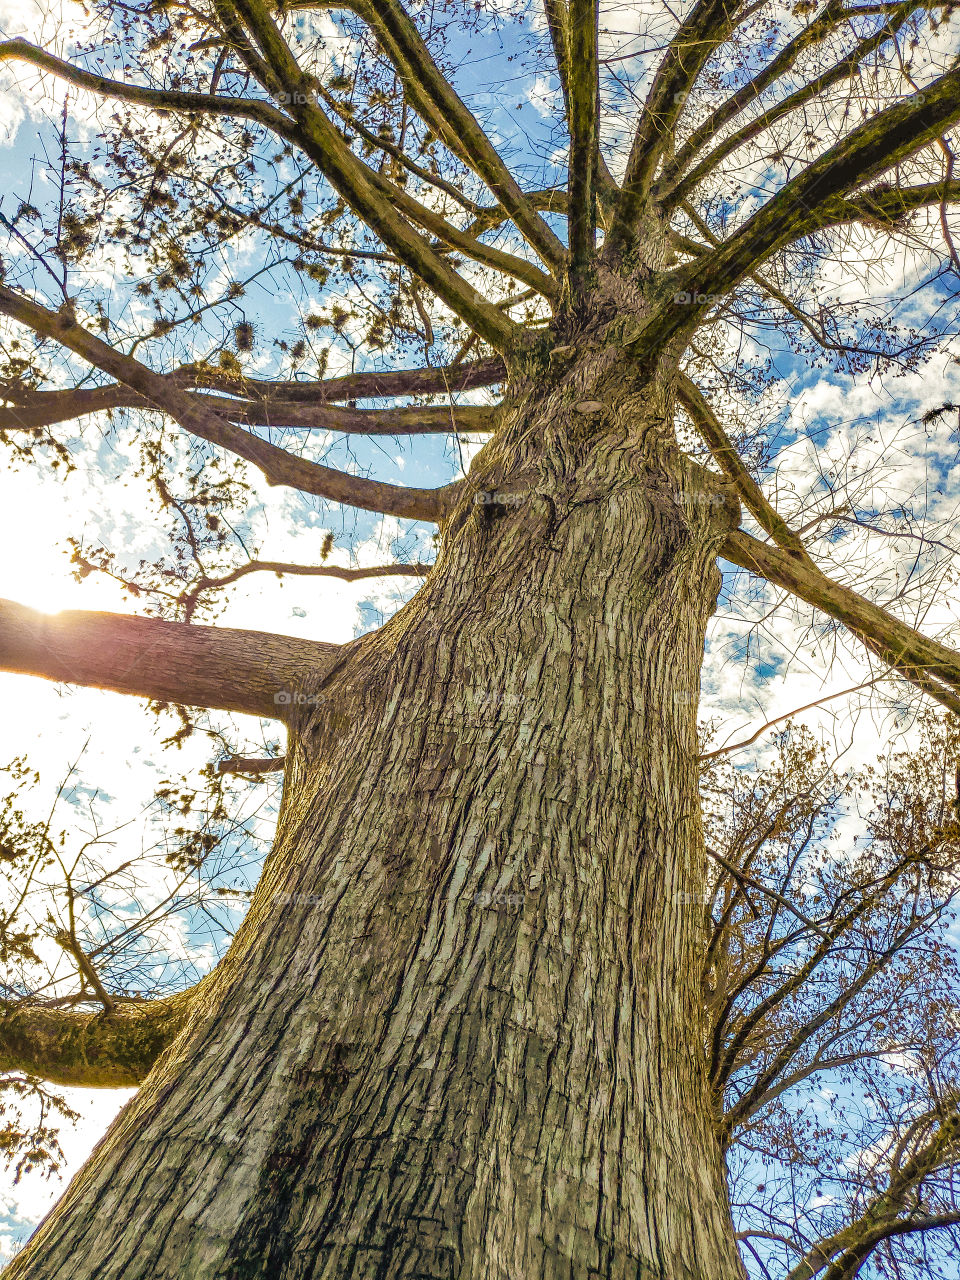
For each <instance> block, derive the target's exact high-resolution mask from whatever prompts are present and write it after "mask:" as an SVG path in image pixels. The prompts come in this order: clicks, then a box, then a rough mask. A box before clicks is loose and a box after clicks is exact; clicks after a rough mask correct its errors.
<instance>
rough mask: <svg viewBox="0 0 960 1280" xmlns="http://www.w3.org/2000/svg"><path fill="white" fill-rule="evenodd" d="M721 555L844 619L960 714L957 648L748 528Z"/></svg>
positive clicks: (726, 542) (732, 538)
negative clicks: (762, 539)
mask: <svg viewBox="0 0 960 1280" xmlns="http://www.w3.org/2000/svg"><path fill="white" fill-rule="evenodd" d="M720 554H721V555H722V556H723V557H724V558H725V559H727V560H729V561H731V562H732V563H733V564H737V565H740V566H741V568H744V569H748V570H750V572H751V573H755V574H757V575H758V576H759V577H761V578H766V579H767V580H768V581H770V582H773V583H776V585H777V586H780V587H784V588H785V589H786V590H787V591H790V592H792V593H793V594H794V595H796V596H799V597H800V599H801V600H805V601H806V602H807V604H811V605H813V606H814V607H815V608H817V609H820V610H821V611H822V612H823V613H826V614H829V615H830V617H832V618H835V619H836V620H837V621H838V622H842V623H843V624H844V626H846V627H847V628H848V629H849V630H850V631H851V632H852V633H853V634H854V635H855V636H856V637H857V639H858V640H860V641H861V642H862V643H863V644H864V645H865V646H866V647H867V648H868V649H869V650H870V651H871V653H874V654H876V655H877V656H878V657H879V658H881V659H882V661H883V662H885V663H887V664H889V665H890V666H891V667H894V668H895V669H896V670H897V671H898V672H899V673H900V675H902V676H904V677H905V678H906V679H907V680H910V681H911V682H912V683H913V684H915V685H917V686H918V688H921V689H923V691H924V692H925V693H928V694H930V696H931V697H933V698H936V700H937V701H938V702H940V703H942V705H943V706H945V707H948V708H949V709H950V710H951V711H955V712H957V713H958V714H960V655H958V654H956V653H954V652H953V650H951V649H948V648H946V646H945V645H942V644H939V643H938V642H937V641H936V640H929V639H927V637H926V636H923V635H921V634H920V632H919V631H914V630H913V628H912V627H909V626H907V624H906V623H905V622H901V621H900V619H899V618H895V617H894V616H893V615H892V614H890V613H888V612H887V611H886V610H885V609H883V608H881V607H880V606H879V605H876V604H873V603H871V602H870V601H869V600H866V599H864V597H863V596H861V595H858V594H857V592H855V591H851V590H850V588H849V587H843V586H841V585H840V584H839V583H837V582H834V581H833V580H832V579H831V578H828V577H827V576H826V574H824V573H821V572H820V570H819V569H818V568H817V567H816V566H815V565H814V564H813V563H812V562H809V561H807V562H804V561H802V560H800V559H799V558H797V557H796V556H793V555H790V554H789V553H787V552H785V551H783V550H782V549H781V548H779V547H771V546H769V545H767V544H765V543H763V542H759V541H758V540H757V539H756V538H752V537H751V536H750V534H748V533H746V532H744V530H743V529H737V530H735V531H734V532H732V533H730V534H728V535H727V537H726V538H725V539H724V542H723V545H722V547H721V553H720Z"/></svg>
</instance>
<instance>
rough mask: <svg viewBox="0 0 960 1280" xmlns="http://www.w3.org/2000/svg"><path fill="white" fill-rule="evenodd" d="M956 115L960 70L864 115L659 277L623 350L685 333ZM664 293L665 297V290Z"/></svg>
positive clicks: (641, 352)
mask: <svg viewBox="0 0 960 1280" xmlns="http://www.w3.org/2000/svg"><path fill="white" fill-rule="evenodd" d="M958 119H960V68H956V69H954V70H953V71H950V72H947V73H945V74H944V75H942V76H939V77H938V78H937V79H936V80H934V81H933V82H932V83H931V84H929V85H927V86H925V87H924V89H923V90H922V91H921V92H918V93H914V94H911V95H910V97H908V98H906V99H905V100H903V101H902V102H898V103H896V104H895V105H894V106H892V107H888V108H887V109H886V110H885V111H881V112H879V113H878V114H877V115H875V116H873V117H872V118H871V119H870V120H867V121H865V122H864V123H863V124H861V125H859V126H858V127H857V128H855V129H852V130H851V131H850V133H849V134H847V136H846V137H845V138H843V139H841V141H840V142H838V143H837V144H836V145H835V146H833V147H830V148H829V149H828V150H827V151H826V152H824V154H823V155H822V156H821V157H820V158H819V159H818V160H816V161H814V162H813V163H812V164H811V165H809V166H808V167H807V168H806V169H805V170H804V171H803V172H802V173H801V174H799V175H798V176H797V177H796V178H794V179H792V180H791V181H790V182H788V183H787V184H786V185H785V186H784V187H782V188H781V189H780V191H779V192H778V193H777V194H776V195H775V196H774V197H773V198H772V199H770V200H768V201H767V203H766V204H765V205H763V206H762V207H761V208H760V209H759V210H758V211H757V212H756V213H755V214H754V215H753V217H752V218H750V219H748V221H747V222H746V223H744V225H743V226H742V227H741V228H740V229H739V230H738V231H736V232H735V233H734V234H733V235H732V236H731V237H730V238H729V239H728V240H725V241H724V242H723V243H722V244H721V245H720V246H719V247H718V248H717V249H715V250H714V252H713V253H710V254H705V255H704V256H703V257H701V258H700V259H698V260H697V261H696V262H692V263H686V264H684V265H683V266H682V267H680V268H678V269H677V270H676V271H674V272H672V273H671V274H670V276H669V277H668V278H667V280H665V282H664V286H663V289H664V295H665V298H664V302H663V304H662V305H661V306H660V307H658V308H654V311H653V314H652V316H651V317H650V319H649V320H647V321H646V322H645V323H644V324H643V325H642V326H641V327H639V328H638V329H637V331H636V332H635V333H634V334H632V335H625V345H626V347H627V349H628V350H629V351H630V352H631V353H632V354H634V355H636V356H638V357H639V358H647V359H649V358H650V357H651V356H653V355H655V354H656V353H657V352H659V351H662V350H663V349H664V348H665V347H666V346H667V344H668V343H670V342H671V340H672V339H674V338H675V337H677V336H679V335H685V334H692V333H693V332H694V330H695V329H696V327H697V325H698V324H699V322H700V319H701V318H702V316H703V315H704V314H705V312H707V311H708V310H709V309H710V308H711V307H712V306H713V304H714V301H715V299H716V298H717V297H719V296H722V295H725V294H727V293H729V292H730V290H731V289H732V288H733V287H734V286H735V285H736V284H738V283H739V281H741V280H742V279H743V278H744V277H745V276H748V275H749V274H750V273H751V272H752V271H754V270H755V269H756V268H757V267H758V266H759V265H760V264H761V263H762V262H763V261H764V259H766V258H768V257H769V256H770V254H772V253H774V252H775V251H776V250H777V249H780V248H783V247H784V246H785V245H787V244H790V243H791V242H793V241H795V240H799V239H802V238H803V237H804V236H806V235H809V234H810V233H811V232H812V231H814V230H816V229H817V228H818V227H819V226H820V225H821V224H822V222H823V219H824V217H825V216H828V215H829V211H830V209H831V207H833V206H834V202H836V201H837V199H838V197H841V196H843V195H845V193H846V192H848V191H850V190H851V189H852V188H854V187H857V186H859V185H861V184H862V183H864V182H866V181H868V180H869V179H871V178H873V177H876V176H877V175H879V174H881V173H883V172H885V171H886V170H887V169H890V168H891V167H892V166H894V165H896V164H898V163H900V162H901V161H903V160H905V159H907V158H908V157H909V156H912V155H914V154H915V153H916V152H917V151H920V150H922V148H923V147H925V146H928V145H929V144H930V143H931V142H935V141H936V140H937V139H938V138H939V137H940V136H941V134H942V132H943V130H944V129H945V128H946V127H947V126H949V125H950V124H952V123H953V122H954V121H956V120H958ZM671 294H672V297H671V296H670V295H671Z"/></svg>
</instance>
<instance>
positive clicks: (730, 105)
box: [657, 0, 849, 190]
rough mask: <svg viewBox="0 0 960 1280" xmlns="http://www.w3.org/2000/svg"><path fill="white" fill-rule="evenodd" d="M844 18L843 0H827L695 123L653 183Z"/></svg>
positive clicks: (666, 180) (667, 176)
mask: <svg viewBox="0 0 960 1280" xmlns="http://www.w3.org/2000/svg"><path fill="white" fill-rule="evenodd" d="M847 18H849V10H846V9H845V8H844V0H828V3H827V4H826V6H825V7H824V8H823V10H822V11H821V13H820V14H819V15H818V16H817V17H816V18H814V19H813V21H812V22H810V23H809V24H808V25H807V26H806V27H804V29H803V30H802V31H801V32H800V34H799V35H797V36H795V37H794V39H793V40H791V41H790V43H789V44H787V45H786V46H785V47H784V48H783V49H781V51H780V52H779V53H778V54H777V56H776V57H775V58H774V59H773V60H772V61H771V62H770V63H769V64H768V65H767V66H766V67H764V68H763V70H762V71H759V72H758V73H757V74H756V75H755V76H754V78H753V79H752V80H750V81H748V82H747V83H746V84H745V85H742V86H741V87H740V88H739V89H738V90H737V91H736V92H735V93H733V94H731V95H730V97H729V98H727V100H726V102H722V103H721V104H720V106H718V107H717V108H715V110H713V111H712V112H711V113H710V115H708V116H707V118H706V119H705V120H704V121H703V122H702V123H701V124H699V125H697V127H696V128H695V129H694V130H693V131H692V133H691V134H690V136H689V137H688V138H687V140H686V142H685V143H684V144H683V146H682V147H680V149H679V150H678V151H677V154H676V156H675V157H674V158H673V159H672V160H671V161H670V162H669V163H668V164H667V166H666V167H665V170H664V173H663V174H662V175H661V178H660V180H659V181H658V183H657V187H658V190H659V189H660V188H661V187H662V186H669V184H670V183H671V182H672V181H673V179H674V177H675V176H676V175H677V174H678V173H682V172H683V171H684V169H686V167H687V165H688V164H689V163H690V161H691V160H692V159H693V157H694V156H695V155H696V154H697V152H698V151H699V150H700V148H701V147H702V146H704V145H705V144H706V143H707V142H709V141H710V140H711V139H713V138H716V137H717V136H718V135H719V133H720V130H721V129H722V128H723V127H724V125H726V124H728V123H729V121H730V120H732V119H733V118H734V117H735V116H737V115H739V114H740V112H741V111H743V110H744V108H745V107H747V106H749V105H750V103H751V102H755V101H756V100H757V99H758V98H759V97H760V95H761V94H762V93H763V92H764V91H765V90H766V89H768V88H769V87H770V85H772V84H774V83H775V82H776V81H777V80H779V79H780V77H781V76H783V75H786V73H787V72H788V71H789V70H790V68H791V67H792V66H793V65H794V63H795V62H796V61H797V59H798V58H799V57H800V55H801V54H802V53H803V52H805V50H807V49H809V48H811V46H812V45H814V44H816V43H818V42H819V41H820V40H822V39H824V38H825V37H826V36H828V35H829V34H830V33H831V32H832V31H834V30H835V29H836V27H837V26H839V24H840V23H841V22H843V21H845V20H846V19H847Z"/></svg>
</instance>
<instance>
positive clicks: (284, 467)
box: [0, 285, 453, 521]
mask: <svg viewBox="0 0 960 1280" xmlns="http://www.w3.org/2000/svg"><path fill="white" fill-rule="evenodd" d="M0 314H2V315H8V316H10V317H11V318H12V319H14V320H17V321H19V322H20V323H21V324H25V325H27V326H28V327H29V328H31V329H33V331H34V332H35V333H37V334H39V335H41V336H42V337H45V338H52V339H54V340H55V341H56V342H59V343H60V345H61V346H64V347H66V348H67V349H68V350H70V351H73V352H74V353H75V354H76V355H79V356H81V357H82V358H83V359H84V360H86V361H87V362H88V363H90V364H92V365H94V366H95V367H96V368H98V369H101V370H103V372H104V373H108V374H110V375H111V377H114V378H117V379H118V380H119V381H121V382H123V383H125V384H126V385H127V386H128V387H130V388H131V389H133V390H134V391H137V392H139V393H140V394H141V395H142V396H143V397H144V399H146V400H148V401H149V402H150V404H151V405H153V407H155V408H157V409H160V410H162V411H163V412H165V413H168V414H170V416H171V417H172V418H173V419H174V420H175V421H177V422H178V423H179V424H180V425H181V426H182V427H183V428H184V429H185V430H187V431H189V432H190V433H191V434H192V435H195V436H199V437H200V438H201V439H202V440H207V441H209V443H211V444H214V445H217V446H218V447H220V448H222V449H227V450H229V451H230V452H231V453H235V454H237V455H238V457H241V458H245V459H246V460H247V461H248V462H252V463H253V465H254V466H256V467H258V468H259V469H260V471H261V472H262V473H263V475H264V476H265V477H266V479H267V481H268V483H269V484H281V485H289V486H290V487H291V488H294V489H299V490H300V491H301V492H303V493H313V494H316V495H318V496H319V497H322V498H328V499H330V500H331V501H333V502H342V503H345V504H347V505H348V506H354V507H361V508H362V509H364V510H367V511H379V512H383V513H386V514H388V515H396V516H403V517H405V518H407V519H410V520H433V521H439V520H440V519H442V518H443V515H444V513H445V511H446V503H447V499H448V497H449V496H450V493H452V489H453V487H452V486H447V488H446V489H413V488H410V489H406V488H403V487H402V486H400V485H393V484H384V483H382V482H381V481H379V480H367V479H364V478H363V477H359V476H351V475H347V474H346V473H345V472H342V471H336V470H334V469H333V468H332V467H325V466H322V465H321V464H320V463H318V462H308V461H307V460H306V459H304V458H298V457H296V455H295V454H292V453H287V452H286V450H284V449H280V448H278V447H277V446H276V445H274V444H271V443H270V442H269V441H267V440H262V439H261V438H260V437H259V436H256V435H253V434H252V433H251V432H248V431H244V430H242V428H240V427H237V426H234V424H233V423H231V422H228V421H227V420H226V419H225V418H223V417H221V416H220V415H219V414H217V413H214V412H213V411H212V410H211V409H209V408H208V407H207V406H206V405H205V404H204V403H203V398H202V397H200V396H191V395H189V394H188V393H187V392H185V391H183V390H181V389H180V387H179V386H178V385H177V384H176V383H175V382H174V381H171V379H170V378H169V377H167V376H165V375H163V374H159V373H154V372H153V370H152V369H149V368H147V366H146V365H144V364H141V363H140V361H139V360H135V359H134V358H133V357H132V356H127V355H124V354H123V353H122V352H120V351H117V350H116V349H115V348H114V347H111V346H110V345H109V344H108V343H106V342H104V341H103V340H102V339H101V338H98V337H96V336H95V335H94V334H92V333H90V332H89V331H88V330H86V329H84V328H83V327H82V326H81V325H79V324H78V323H77V321H76V318H75V317H74V314H73V312H72V311H70V310H66V309H61V310H60V311H58V312H55V311H50V310H49V309H48V308H46V307H42V306H41V305H40V304H39V303H37V302H34V301H32V300H31V299H29V298H25V297H23V296H22V295H20V294H17V293H15V292H14V291H13V290H12V289H8V288H6V286H3V285H0Z"/></svg>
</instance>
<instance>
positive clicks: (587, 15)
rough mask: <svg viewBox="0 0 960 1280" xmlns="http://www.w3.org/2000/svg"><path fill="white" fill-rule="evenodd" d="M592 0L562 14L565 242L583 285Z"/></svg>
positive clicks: (589, 202)
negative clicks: (564, 24) (567, 149)
mask: <svg viewBox="0 0 960 1280" xmlns="http://www.w3.org/2000/svg"><path fill="white" fill-rule="evenodd" d="M597 23H598V15H597V0H570V11H569V14H568V17H567V48H568V61H567V83H568V119H569V123H570V156H569V161H568V180H567V190H568V192H569V199H568V204H567V222H568V227H569V242H570V280H571V285H572V287H573V288H574V289H575V290H576V289H578V288H580V287H582V284H583V282H584V281H583V278H584V274H585V272H586V270H587V265H588V263H589V261H590V259H591V258H592V257H593V253H594V249H595V246H596V231H597V214H596V194H595V189H594V188H595V178H596V168H597V165H596V160H597V149H598V135H599V130H598V118H599V111H600V85H599V79H598V73H599V65H598V62H597V57H598V54H597Z"/></svg>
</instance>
